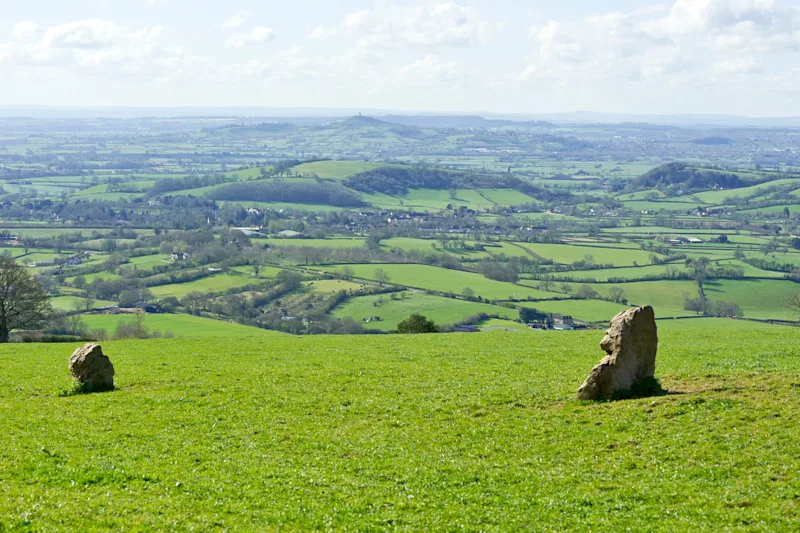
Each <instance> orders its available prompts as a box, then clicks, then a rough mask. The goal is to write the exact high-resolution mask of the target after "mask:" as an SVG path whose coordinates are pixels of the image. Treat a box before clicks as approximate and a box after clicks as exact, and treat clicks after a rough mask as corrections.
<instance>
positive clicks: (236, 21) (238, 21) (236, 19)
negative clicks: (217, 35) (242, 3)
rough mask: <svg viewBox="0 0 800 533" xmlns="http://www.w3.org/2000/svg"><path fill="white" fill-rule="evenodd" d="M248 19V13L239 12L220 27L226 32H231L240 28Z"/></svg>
mask: <svg viewBox="0 0 800 533" xmlns="http://www.w3.org/2000/svg"><path fill="white" fill-rule="evenodd" d="M248 18H250V13H249V12H247V11H239V12H238V13H235V14H233V15H231V17H230V18H229V19H227V20H226V21H225V22H223V23H222V27H223V28H225V29H226V30H232V29H236V28H238V27H240V26H241V25H242V24H244V23H245V21H247V19H248Z"/></svg>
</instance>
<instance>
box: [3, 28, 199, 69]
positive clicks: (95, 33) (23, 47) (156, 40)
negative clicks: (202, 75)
mask: <svg viewBox="0 0 800 533" xmlns="http://www.w3.org/2000/svg"><path fill="white" fill-rule="evenodd" d="M17 28H20V31H15V32H14V39H12V40H11V41H9V42H7V43H5V44H0V63H8V64H11V65H15V66H20V67H25V66H36V67H53V68H57V67H66V68H69V69H71V71H73V72H76V71H80V72H83V73H89V74H96V75H102V76H106V77H115V76H117V77H126V76H128V77H129V76H133V77H138V78H140V79H151V78H153V77H156V76H163V75H170V76H172V75H175V74H176V73H178V72H185V71H186V69H187V68H190V67H193V66H195V65H199V64H200V63H207V60H204V59H202V58H199V57H197V56H192V55H190V54H188V53H187V52H186V51H185V50H183V49H182V48H180V47H171V46H167V45H165V44H164V43H163V36H164V30H163V28H161V27H160V26H153V27H145V28H138V29H134V28H131V27H129V26H125V25H120V24H117V23H116V22H114V21H111V20H103V19H86V20H79V21H74V22H68V23H65V24H57V25H54V26H50V27H47V28H43V29H42V30H39V29H38V27H37V28H35V29H34V25H31V24H28V23H25V24H24V25H22V26H20V25H19V24H18V25H17V27H15V29H17ZM39 34H40V35H41V37H39V38H38V39H35V40H32V39H31V38H30V36H31V35H39Z"/></svg>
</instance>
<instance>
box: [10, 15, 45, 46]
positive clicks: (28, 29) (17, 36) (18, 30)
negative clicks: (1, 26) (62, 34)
mask: <svg viewBox="0 0 800 533" xmlns="http://www.w3.org/2000/svg"><path fill="white" fill-rule="evenodd" d="M38 31H39V25H38V24H36V23H35V22H33V21H32V20H23V21H20V22H17V23H16V24H14V28H13V29H12V30H11V37H12V38H13V39H14V40H19V41H22V40H25V39H28V38H30V37H33V36H34V35H36V33H37V32H38Z"/></svg>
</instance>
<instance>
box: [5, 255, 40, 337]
mask: <svg viewBox="0 0 800 533" xmlns="http://www.w3.org/2000/svg"><path fill="white" fill-rule="evenodd" d="M51 313H52V308H51V307H50V301H49V299H48V298H47V294H45V292H44V290H43V289H42V286H41V285H40V284H39V282H38V281H36V280H35V279H33V278H32V277H31V275H30V274H29V273H28V272H27V271H26V270H25V269H24V268H23V267H22V266H20V265H18V264H17V263H15V262H14V260H13V259H9V258H7V257H0V342H8V336H9V334H10V333H11V332H12V331H13V330H15V329H33V328H38V327H40V326H41V324H42V322H44V320H45V319H46V318H47V317H48V316H49V315H50V314H51Z"/></svg>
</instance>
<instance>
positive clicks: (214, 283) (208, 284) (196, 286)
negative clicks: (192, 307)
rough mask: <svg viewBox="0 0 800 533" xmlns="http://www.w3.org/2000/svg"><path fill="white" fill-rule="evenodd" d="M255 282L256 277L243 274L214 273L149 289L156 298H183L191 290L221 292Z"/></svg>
mask: <svg viewBox="0 0 800 533" xmlns="http://www.w3.org/2000/svg"><path fill="white" fill-rule="evenodd" d="M255 282H257V280H256V279H254V278H249V277H248V276H245V275H237V274H215V275H213V276H208V277H207V278H201V279H198V280H196V281H188V282H186V283H172V284H170V285H159V286H157V287H152V288H151V289H150V291H151V292H152V293H153V296H155V297H156V298H166V297H167V296H175V297H176V298H183V297H184V296H186V295H187V294H189V293H190V292H193V291H199V292H202V293H208V292H223V291H226V290H228V289H234V288H237V287H242V286H244V285H249V284H251V283H255Z"/></svg>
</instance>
